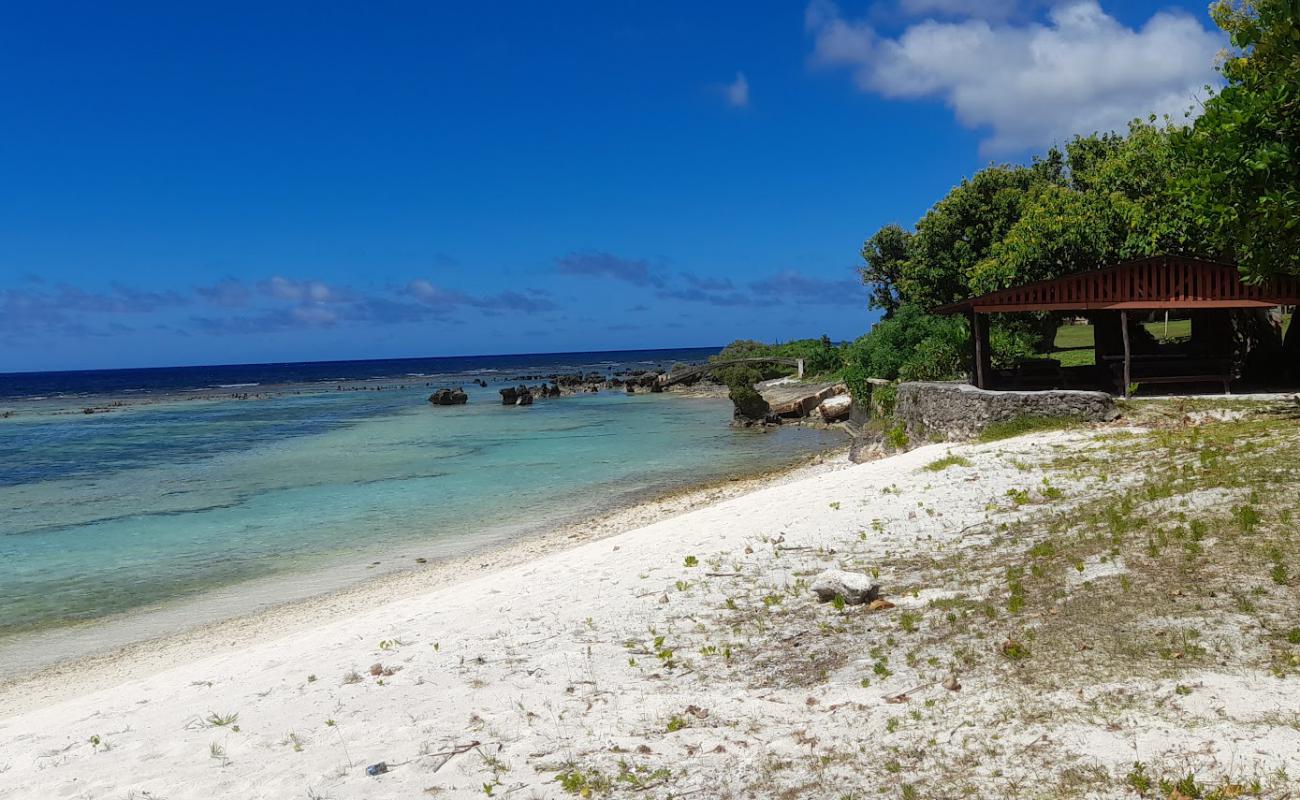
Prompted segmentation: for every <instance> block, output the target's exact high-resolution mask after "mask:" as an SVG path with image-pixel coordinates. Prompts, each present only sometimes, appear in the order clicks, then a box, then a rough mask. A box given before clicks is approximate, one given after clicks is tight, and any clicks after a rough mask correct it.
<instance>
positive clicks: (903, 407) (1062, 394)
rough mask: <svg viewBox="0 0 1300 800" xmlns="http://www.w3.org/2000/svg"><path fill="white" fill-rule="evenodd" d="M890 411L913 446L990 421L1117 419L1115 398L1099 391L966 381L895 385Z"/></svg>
mask: <svg viewBox="0 0 1300 800" xmlns="http://www.w3.org/2000/svg"><path fill="white" fill-rule="evenodd" d="M894 414H895V415H896V417H897V418H898V419H899V420H901V421H902V423H903V424H904V426H905V427H906V429H907V434H908V436H909V437H911V439H912V441H913V442H914V443H916V444H919V443H921V442H924V441H926V440H928V439H943V440H947V441H962V440H966V439H975V438H977V437H979V435H980V433H981V432H982V431H983V430H984V429H985V428H986V427H988V426H989V425H990V424H992V423H994V422H1004V421H1006V420H1011V419H1015V418H1017V417H1074V418H1077V419H1080V420H1083V421H1087V422H1104V421H1109V420H1112V419H1115V418H1116V417H1118V416H1119V411H1118V410H1117V409H1116V408H1115V398H1113V397H1111V396H1110V395H1108V394H1106V393H1105V392H1080V391H1072V390H1064V389H1062V390H1053V391H1046V392H1001V391H989V390H987V389H977V388H975V387H974V386H971V385H970V384H967V383H901V384H899V385H898V405H897V406H896V408H895V409H894Z"/></svg>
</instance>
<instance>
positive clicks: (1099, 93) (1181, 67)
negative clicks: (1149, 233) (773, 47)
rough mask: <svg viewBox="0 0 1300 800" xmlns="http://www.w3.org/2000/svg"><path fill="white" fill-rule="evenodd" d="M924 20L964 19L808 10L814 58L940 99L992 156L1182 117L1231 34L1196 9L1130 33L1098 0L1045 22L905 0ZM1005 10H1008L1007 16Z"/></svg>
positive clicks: (887, 91) (1158, 18)
mask: <svg viewBox="0 0 1300 800" xmlns="http://www.w3.org/2000/svg"><path fill="white" fill-rule="evenodd" d="M904 6H905V7H907V8H910V9H912V10H913V11H914V12H917V13H925V12H927V11H928V12H939V11H942V12H944V13H945V15H957V16H965V18H962V19H950V20H945V21H940V20H937V19H925V20H922V21H919V22H916V23H913V24H910V25H908V26H907V27H906V28H905V29H904V30H903V31H902V32H901V33H900V34H899V35H897V36H896V37H889V36H885V35H882V34H880V33H879V32H878V31H877V30H876V29H875V27H874V26H873V25H872V24H871V23H869V22H868V21H867V20H865V19H863V20H852V19H847V18H845V17H844V16H842V15H841V13H840V11H839V9H838V7H837V6H835V5H834V3H832V2H829V0H814V2H813V3H812V4H811V5H809V6H808V9H807V12H806V14H805V25H806V28H807V31H808V33H809V35H810V36H811V37H812V39H813V50H812V55H811V57H810V60H811V62H812V63H813V64H814V65H817V66H823V67H830V68H843V69H847V70H849V71H850V72H851V73H852V76H853V80H854V83H855V84H856V85H857V87H858V88H859V89H860V90H862V91H864V92H869V93H873V94H878V95H881V96H883V97H887V98H893V99H902V100H919V99H931V98H933V99H939V100H941V101H942V102H943V103H944V104H945V105H947V106H948V107H949V108H951V109H952V111H953V113H954V115H955V116H956V118H957V120H958V121H959V122H960V123H961V124H962V125H964V126H966V127H967V128H972V129H975V130H980V131H986V132H987V136H986V138H985V139H984V141H983V142H982V144H981V149H982V150H983V151H984V152H985V154H993V153H1012V152H1016V151H1020V150H1025V149H1041V148H1045V147H1047V146H1049V145H1051V144H1054V143H1059V142H1063V141H1065V140H1067V139H1069V138H1071V137H1072V136H1074V135H1075V134H1084V135H1087V134H1090V133H1093V132H1104V131H1112V130H1121V131H1122V130H1124V129H1125V128H1126V127H1127V125H1128V122H1129V121H1130V120H1132V119H1134V118H1138V117H1146V116H1147V115H1149V114H1152V113H1154V114H1157V115H1168V116H1169V117H1170V118H1171V119H1174V120H1180V119H1182V118H1183V116H1184V115H1185V114H1186V113H1187V112H1188V111H1189V110H1191V109H1192V108H1193V105H1194V103H1195V102H1196V100H1197V98H1198V97H1199V95H1200V92H1201V90H1202V89H1203V87H1204V86H1205V85H1207V84H1214V83H1215V82H1216V81H1217V73H1216V72H1215V71H1214V61H1215V58H1216V56H1217V54H1218V52H1219V50H1220V49H1221V48H1222V47H1223V46H1224V44H1225V40H1224V38H1223V36H1222V35H1221V34H1220V33H1218V32H1216V31H1212V30H1209V29H1206V28H1205V27H1203V26H1202V25H1201V24H1200V23H1199V22H1197V21H1196V20H1195V19H1194V18H1193V17H1191V16H1190V15H1189V14H1186V13H1182V12H1163V11H1162V12H1158V13H1156V14H1154V15H1153V16H1152V17H1151V18H1150V19H1148V20H1147V21H1146V22H1145V23H1144V24H1143V25H1142V26H1141V27H1139V28H1129V27H1127V26H1126V25H1124V24H1123V23H1121V22H1120V21H1118V20H1117V19H1115V18H1114V17H1112V16H1111V15H1109V14H1107V13H1106V12H1105V11H1104V10H1102V8H1101V6H1100V5H1099V4H1098V2H1097V0H1070V1H1069V2H1064V3H1060V4H1058V5H1055V6H1054V7H1052V8H1051V9H1049V10H1048V12H1047V14H1046V18H1045V19H1044V20H1043V21H1033V22H1023V23H1010V22H1004V21H999V20H1000V19H1001V18H1002V16H1005V15H1010V13H1011V12H1012V11H1014V10H1015V6H1016V4H1014V3H995V4H994V5H993V9H994V11H995V12H997V13H996V14H993V15H990V14H989V10H988V8H987V7H985V6H984V4H976V3H969V2H962V1H961V0H906V1H905V3H904ZM1003 12H1005V14H1004V13H1003Z"/></svg>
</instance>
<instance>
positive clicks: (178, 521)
mask: <svg viewBox="0 0 1300 800" xmlns="http://www.w3.org/2000/svg"><path fill="white" fill-rule="evenodd" d="M496 388H497V387H495V386H493V387H491V388H488V389H472V390H471V391H470V393H471V400H470V403H469V404H468V405H466V406H459V407H448V408H434V407H431V406H429V405H428V404H427V403H426V402H424V398H425V397H426V396H427V394H428V391H429V390H428V389H427V388H424V387H420V388H418V389H417V388H412V389H407V390H392V391H384V392H370V391H348V392H316V393H307V394H286V395H282V396H277V397H273V398H270V399H261V400H249V401H191V402H175V403H163V404H158V405H147V406H141V407H135V408H129V409H126V410H122V411H118V412H115V413H109V414H95V415H87V416H83V415H80V414H65V415H50V414H36V415H23V416H18V417H15V418H13V419H8V420H0V595H2V596H3V600H4V602H3V603H0V644H2V643H3V638H4V637H6V636H13V635H15V634H24V635H26V636H28V637H30V635H32V634H33V633H35V634H39V633H40V632H41V631H43V630H52V629H55V628H66V627H67V626H69V625H79V624H86V623H93V622H95V621H99V620H103V619H105V618H108V617H116V618H120V617H121V615H123V614H129V613H131V612H135V611H139V610H142V609H147V608H154V609H156V608H158V607H160V606H166V605H167V604H169V603H177V602H180V601H184V600H192V599H194V598H196V597H201V596H203V595H204V593H210V592H215V591H227V592H228V591H230V590H231V589H232V587H233V588H234V589H236V590H237V589H238V587H239V585H240V584H241V583H244V582H249V581H254V580H260V581H261V583H262V584H265V582H266V581H267V579H271V580H272V581H274V580H276V579H278V578H284V579H285V581H286V582H288V579H289V578H290V577H292V576H300V575H303V574H308V573H313V572H325V571H328V570H330V569H331V567H334V566H337V565H339V564H343V563H354V564H355V563H363V561H364V562H365V563H368V562H369V561H370V560H383V559H384V557H385V556H386V555H388V554H391V553H393V552H398V551H401V552H420V550H421V548H422V547H427V549H428V552H429V553H430V554H431V555H437V554H446V553H448V552H454V551H456V550H460V551H462V552H463V551H464V550H466V549H472V548H473V547H475V546H482V545H483V543H485V542H497V541H501V540H502V539H503V538H509V537H510V536H512V535H524V532H525V531H529V530H535V529H538V528H544V527H546V526H548V525H555V524H559V523H561V522H564V521H567V520H572V519H574V518H581V517H582V516H584V515H589V514H592V513H598V512H600V511H601V510H604V509H606V508H608V507H610V506H612V505H614V504H617V503H621V502H627V501H628V500H629V499H631V498H635V497H638V496H646V495H650V494H654V493H658V492H662V491H666V490H669V489H672V488H677V487H681V486H686V485H690V484H693V483H700V482H704V481H708V480H712V479H717V478H720V477H723V476H727V475H732V474H737V473H741V472H755V471H758V470H761V469H765V468H769V467H775V466H780V465H783V464H786V463H791V462H793V461H794V460H796V459H798V458H801V457H802V456H804V455H805V454H807V453H809V452H811V451H814V450H818V449H824V448H825V447H828V446H831V445H834V444H835V443H837V442H839V441H840V439H839V436H838V434H835V433H828V432H822V431H815V430H810V429H802V428H782V429H779V430H777V431H773V432H768V433H761V432H755V431H745V430H736V429H733V428H730V427H729V426H728V425H727V424H726V422H727V419H728V416H729V413H730V403H728V402H727V401H725V400H705V399H691V398H682V397H674V396H671V395H648V394H639V395H632V396H628V395H626V394H623V393H620V392H602V393H599V394H588V395H576V396H572V397H565V398H558V399H550V400H546V401H539V402H538V403H537V404H535V405H534V406H532V407H529V408H515V407H505V406H501V405H500V404H499V398H498V395H497V392H496ZM406 563H410V562H409V561H408V562H406Z"/></svg>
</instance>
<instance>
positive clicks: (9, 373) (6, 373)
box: [0, 345, 725, 378]
mask: <svg viewBox="0 0 1300 800" xmlns="http://www.w3.org/2000/svg"><path fill="white" fill-rule="evenodd" d="M724 346H725V345H690V346H682V347H628V348H618V349H613V350H546V351H538V352H533V353H523V352H519V353H464V354H460V355H425V356H385V357H382V358H323V359H298V360H293V361H239V362H227V363H213V364H207V363H195V364H159V365H154V366H143V367H140V366H137V367H89V368H82V369H35V370H33V369H27V370H4V369H0V378H13V377H15V376H22V375H77V374H86V373H100V372H145V371H149V370H169V369H227V368H237V367H282V366H298V365H306V364H368V363H382V362H385V361H427V360H433V359H475V358H514V357H520V358H524V357H538V356H576V355H600V354H603V353H611V354H613V353H658V352H667V351H676V350H721V349H722V348H723V347H724Z"/></svg>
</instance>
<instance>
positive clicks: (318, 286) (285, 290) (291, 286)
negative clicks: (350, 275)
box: [259, 275, 350, 303]
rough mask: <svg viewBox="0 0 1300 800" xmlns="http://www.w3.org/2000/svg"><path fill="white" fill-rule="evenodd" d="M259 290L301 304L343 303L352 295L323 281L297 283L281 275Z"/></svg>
mask: <svg viewBox="0 0 1300 800" xmlns="http://www.w3.org/2000/svg"><path fill="white" fill-rule="evenodd" d="M259 288H260V289H261V290H262V293H263V294H266V295H268V296H270V297H274V298H276V299H277V300H292V301H296V302H299V303H341V302H345V301H347V300H348V299H350V293H349V292H347V291H346V290H342V289H338V288H335V287H333V286H330V285H329V284H326V283H322V282H321V281H312V280H308V281H297V280H293V279H291V278H285V277H282V276H280V275H276V276H274V277H272V278H271V279H270V280H267V281H262V283H261V284H259Z"/></svg>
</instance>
